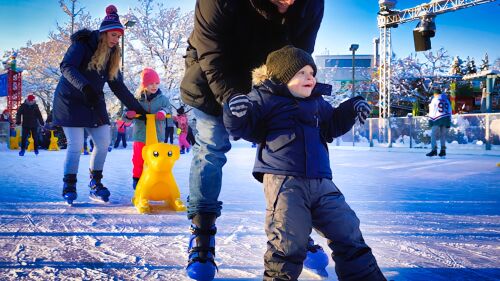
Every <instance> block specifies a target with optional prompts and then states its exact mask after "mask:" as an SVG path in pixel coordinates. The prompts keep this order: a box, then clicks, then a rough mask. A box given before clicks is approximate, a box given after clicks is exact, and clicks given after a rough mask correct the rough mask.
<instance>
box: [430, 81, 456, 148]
mask: <svg viewBox="0 0 500 281" xmlns="http://www.w3.org/2000/svg"><path fill="white" fill-rule="evenodd" d="M450 126H451V105H450V101H449V100H448V97H447V96H446V94H445V93H441V90H440V89H434V91H433V97H432V100H431V103H430V104H429V127H431V130H432V132H431V147H432V150H431V152H429V153H427V154H426V156H429V157H432V156H436V155H439V157H445V156H446V134H447V133H448V129H449V128H450ZM438 135H439V140H440V141H441V150H440V151H439V154H438V153H437V138H438Z"/></svg>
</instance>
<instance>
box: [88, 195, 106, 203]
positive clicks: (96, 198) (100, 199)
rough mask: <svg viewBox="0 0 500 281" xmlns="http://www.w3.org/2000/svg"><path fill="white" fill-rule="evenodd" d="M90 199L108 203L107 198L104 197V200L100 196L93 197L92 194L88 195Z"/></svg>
mask: <svg viewBox="0 0 500 281" xmlns="http://www.w3.org/2000/svg"><path fill="white" fill-rule="evenodd" d="M89 198H90V200H92V201H94V202H98V203H109V198H106V200H104V199H102V198H100V197H93V196H89Z"/></svg>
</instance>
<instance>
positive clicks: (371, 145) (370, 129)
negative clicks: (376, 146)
mask: <svg viewBox="0 0 500 281" xmlns="http://www.w3.org/2000/svg"><path fill="white" fill-rule="evenodd" d="M372 120H373V118H369V119H368V126H369V128H368V134H369V138H370V147H373V129H372Z"/></svg>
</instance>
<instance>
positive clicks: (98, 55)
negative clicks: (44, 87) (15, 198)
mask: <svg viewBox="0 0 500 281" xmlns="http://www.w3.org/2000/svg"><path fill="white" fill-rule="evenodd" d="M106 14H107V15H106V17H105V18H104V20H103V22H102V23H101V26H100V28H99V30H94V31H90V30H87V29H83V30H80V31H77V32H76V33H75V34H73V35H72V36H71V46H70V47H69V49H68V50H67V52H66V55H65V56H64V59H63V61H62V62H61V65H60V67H61V72H62V76H61V79H60V80H59V84H58V85H57V88H56V91H55V94H54V110H53V123H54V125H56V126H62V127H63V129H64V133H65V134H66V138H67V139H68V150H67V153H66V160H65V163H64V179H63V181H64V188H63V197H64V199H65V200H67V201H68V203H70V204H71V203H72V202H73V200H75V199H76V197H77V194H76V174H77V172H78V164H79V161H80V153H81V150H82V148H83V134H84V130H87V131H88V132H89V134H90V136H91V137H92V140H93V141H94V144H95V148H94V150H93V152H92V157H91V158H90V178H91V180H90V183H89V187H90V198H91V199H96V200H98V201H104V202H107V201H108V200H109V195H110V192H109V190H108V189H107V188H106V187H104V186H103V185H102V183H101V178H102V170H103V167H104V162H105V160H106V155H107V152H108V145H109V143H110V134H109V130H110V129H109V125H110V121H109V117H108V112H107V109H106V103H105V100H104V93H103V91H102V90H103V87H104V83H106V82H107V83H108V85H109V87H110V88H111V90H112V91H113V93H114V94H115V95H116V96H117V97H118V99H119V100H120V101H121V102H123V103H124V104H125V105H126V106H127V107H128V108H130V109H133V110H134V111H136V112H137V113H140V114H143V116H144V114H146V113H147V112H145V111H144V109H143V108H142V106H141V105H140V104H139V103H138V102H137V101H136V100H135V98H134V96H133V94H132V93H130V91H129V90H128V89H127V87H126V86H125V84H124V83H123V76H122V73H121V72H120V60H121V51H120V46H119V41H120V37H121V36H122V35H123V32H124V28H123V25H122V24H121V23H120V20H119V17H118V14H117V10H116V7H115V6H113V5H110V6H108V7H107V8H106Z"/></svg>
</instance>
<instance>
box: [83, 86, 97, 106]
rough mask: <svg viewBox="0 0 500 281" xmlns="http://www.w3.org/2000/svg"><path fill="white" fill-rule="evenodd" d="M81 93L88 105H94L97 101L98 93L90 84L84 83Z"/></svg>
mask: <svg viewBox="0 0 500 281" xmlns="http://www.w3.org/2000/svg"><path fill="white" fill-rule="evenodd" d="M83 94H84V99H85V103H86V104H88V105H90V106H96V105H97V103H98V102H99V94H98V93H97V92H96V91H94V89H93V88H92V86H90V85H86V86H85V87H83Z"/></svg>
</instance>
